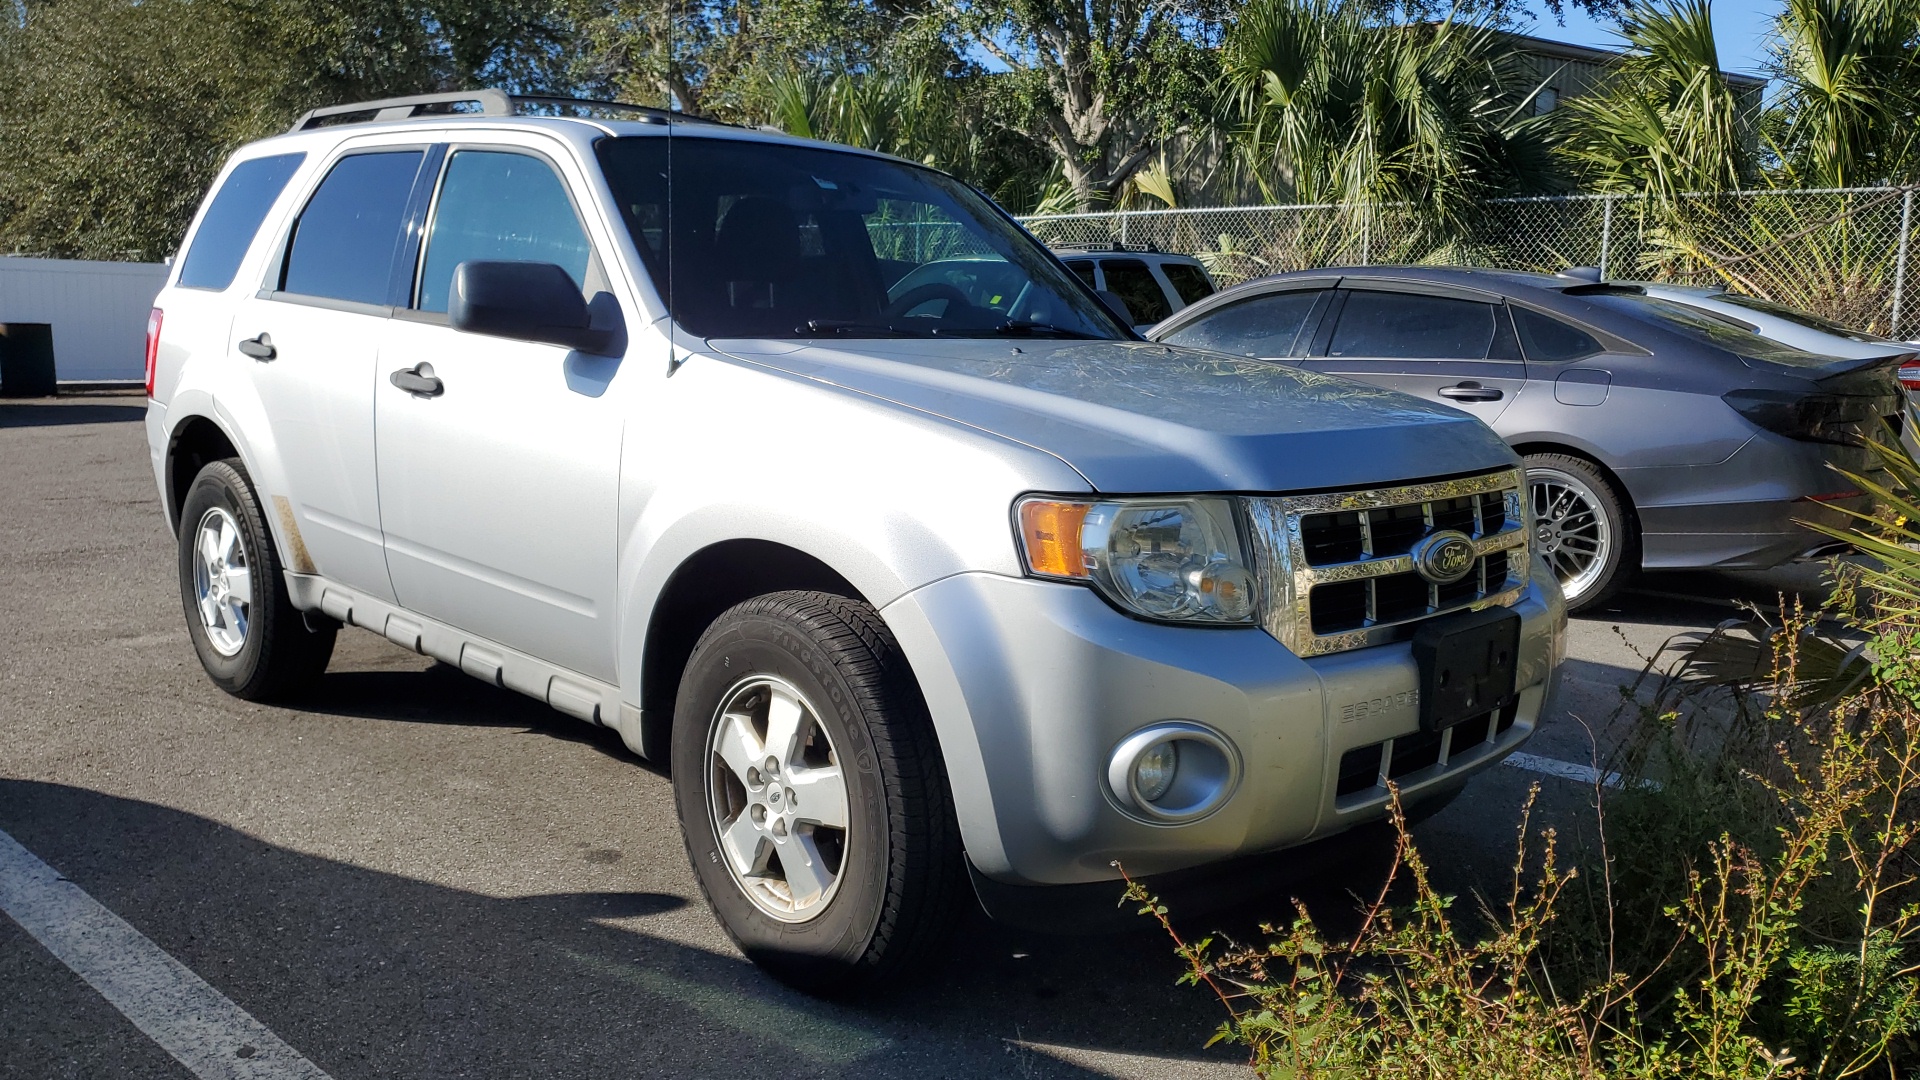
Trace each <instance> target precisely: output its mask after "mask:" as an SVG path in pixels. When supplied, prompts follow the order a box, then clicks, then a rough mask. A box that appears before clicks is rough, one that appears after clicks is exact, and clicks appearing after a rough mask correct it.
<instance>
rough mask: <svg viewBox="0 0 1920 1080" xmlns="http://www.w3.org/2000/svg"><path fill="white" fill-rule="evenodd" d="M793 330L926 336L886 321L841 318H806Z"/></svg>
mask: <svg viewBox="0 0 1920 1080" xmlns="http://www.w3.org/2000/svg"><path fill="white" fill-rule="evenodd" d="M793 332H794V333H796V334H808V335H813V334H845V335H848V336H850V337H851V336H858V335H861V334H881V335H884V336H886V337H924V336H926V335H924V334H917V333H914V332H913V331H911V330H908V329H906V328H905V327H900V326H892V325H889V324H887V323H864V322H850V321H847V320H843V319H808V320H807V321H806V322H804V323H801V324H800V325H799V326H796V327H794V328H793Z"/></svg>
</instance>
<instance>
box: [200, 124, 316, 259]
mask: <svg viewBox="0 0 1920 1080" xmlns="http://www.w3.org/2000/svg"><path fill="white" fill-rule="evenodd" d="M306 158H307V155H305V154H275V155H273V156H272V157H261V158H254V159H253V160H251V161H243V162H241V163H240V164H238V165H235V166H234V167H233V171H232V172H230V173H228V174H227V181H226V183H224V184H221V185H220V192H219V194H217V195H215V196H214V197H213V202H212V203H211V204H210V205H208V207H207V212H206V213H205V214H203V215H201V217H200V227H199V228H198V229H196V230H194V233H193V244H192V246H190V247H188V248H187V256H186V258H185V259H183V260H182V261H181V264H180V284H181V285H183V286H185V287H186V288H189V289H224V288H226V287H227V286H229V285H231V284H233V276H234V275H235V274H237V273H239V272H240V260H242V259H244V258H246V257H247V249H248V248H249V247H252V246H253V234H254V233H256V232H258V231H260V223H261V222H262V221H265V220H266V217H267V211H268V210H271V209H273V204H274V202H275V200H277V199H279V198H280V193H281V192H282V191H284V190H286V187H287V181H289V180H291V179H293V173H294V170H296V169H298V168H299V167H300V163H301V162H302V161H305V160H306Z"/></svg>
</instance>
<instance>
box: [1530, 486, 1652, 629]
mask: <svg viewBox="0 0 1920 1080" xmlns="http://www.w3.org/2000/svg"><path fill="white" fill-rule="evenodd" d="M1523 463H1524V464H1525V466H1526V470H1527V493H1528V494H1527V497H1528V499H1529V500H1531V503H1532V506H1533V527H1534V544H1535V546H1536V549H1537V550H1538V551H1539V553H1540V555H1541V557H1542V558H1543V559H1544V560H1545V562H1546V564H1547V566H1548V567H1549V568H1551V569H1552V570H1553V573H1554V576H1555V577H1556V578H1558V579H1559V580H1560V588H1561V590H1562V591H1563V592H1565V593H1566V597H1567V610H1568V611H1569V612H1573V613H1578V612H1582V611H1589V610H1592V609H1593V608H1597V607H1599V606H1600V605H1602V604H1604V603H1606V602H1607V601H1609V600H1612V599H1613V598H1614V596H1616V595H1618V594H1619V592H1620V590H1621V589H1624V588H1626V587H1627V583H1628V582H1629V581H1630V580H1632V578H1633V575H1634V574H1635V573H1636V572H1638V571H1639V569H1640V532H1639V529H1638V528H1636V527H1635V523H1634V521H1633V519H1632V515H1630V514H1629V513H1628V512H1627V504H1626V500H1625V498H1624V497H1622V496H1621V495H1620V493H1619V492H1618V491H1616V490H1615V489H1614V486H1613V484H1612V483H1611V482H1610V481H1608V479H1607V478H1606V476H1605V475H1603V474H1602V473H1601V471H1600V470H1599V469H1598V468H1597V467H1595V466H1594V464H1593V463H1592V462H1590V461H1587V460H1586V459H1584V458H1577V457H1573V456H1572V455H1569V454H1528V455H1527V456H1526V457H1525V458H1524V459H1523Z"/></svg>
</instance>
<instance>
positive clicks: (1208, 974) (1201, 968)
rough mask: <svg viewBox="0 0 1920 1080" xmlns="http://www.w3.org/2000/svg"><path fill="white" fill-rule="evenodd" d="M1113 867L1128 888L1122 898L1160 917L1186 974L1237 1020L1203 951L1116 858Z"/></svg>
mask: <svg viewBox="0 0 1920 1080" xmlns="http://www.w3.org/2000/svg"><path fill="white" fill-rule="evenodd" d="M1112 866H1113V868H1114V869H1115V870H1118V871H1119V872H1120V880H1121V881H1124V882H1126V883H1127V891H1126V894H1125V897H1124V899H1126V900H1138V901H1140V902H1141V903H1142V904H1144V905H1145V907H1143V908H1142V909H1141V911H1142V913H1143V914H1149V915H1152V916H1153V917H1154V918H1155V919H1157V920H1159V923H1160V928H1161V929H1162V930H1165V931H1166V932H1167V936H1168V937H1169V938H1172V939H1173V946H1174V951H1175V952H1177V953H1178V954H1179V955H1180V957H1181V958H1182V959H1184V960H1185V961H1186V962H1187V965H1188V967H1189V969H1190V971H1189V973H1190V974H1191V975H1192V976H1193V977H1194V979H1196V980H1198V981H1200V982H1203V983H1206V984H1207V989H1209V990H1212V991H1213V996H1214V997H1217V998H1219V999H1220V1007H1221V1008H1223V1009H1226V1010H1227V1016H1228V1017H1229V1018H1231V1019H1233V1020H1235V1021H1237V1020H1239V1019H1240V1011H1239V1010H1238V1009H1235V1008H1234V1007H1233V999H1232V998H1231V997H1229V996H1228V994H1227V992H1226V990H1225V989H1224V988H1222V987H1221V985H1220V984H1219V983H1218V982H1216V981H1214V978H1213V971H1212V969H1211V968H1210V967H1209V966H1208V965H1207V963H1206V957H1205V956H1204V955H1203V954H1202V953H1203V950H1201V949H1198V948H1195V947H1193V946H1190V945H1188V944H1187V943H1186V941H1185V939H1183V938H1181V936H1180V932H1179V931H1178V930H1175V929H1174V928H1173V922H1172V921H1171V920H1169V919H1168V918H1167V909H1166V907H1165V906H1164V905H1162V904H1161V903H1160V901H1159V900H1158V899H1157V898H1155V897H1152V896H1149V895H1148V894H1147V891H1146V889H1145V888H1144V887H1143V886H1141V884H1140V883H1139V882H1137V881H1135V880H1133V878H1132V876H1131V875H1129V874H1128V873H1127V868H1126V867H1124V866H1121V865H1120V863H1119V861H1118V860H1115V861H1114V862H1113V863H1112Z"/></svg>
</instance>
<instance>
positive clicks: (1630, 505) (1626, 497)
mask: <svg viewBox="0 0 1920 1080" xmlns="http://www.w3.org/2000/svg"><path fill="white" fill-rule="evenodd" d="M1513 452H1514V453H1516V454H1519V455H1520V456H1521V457H1522V458H1525V457H1527V456H1528V455H1530V454H1560V455H1563V456H1565V457H1570V458H1579V459H1580V460H1581V461H1584V462H1586V463H1587V464H1589V465H1591V466H1593V467H1594V469H1596V470H1597V471H1598V472H1599V473H1600V477H1601V479H1603V480H1605V481H1606V482H1607V486H1609V487H1611V488H1613V494H1614V497H1615V498H1617V499H1619V500H1620V508H1621V509H1622V510H1625V511H1626V513H1627V519H1628V520H1629V521H1630V522H1631V523H1632V525H1633V529H1634V532H1635V533H1638V532H1639V531H1640V510H1639V507H1638V506H1636V505H1635V503H1634V501H1633V492H1632V491H1630V490H1628V488H1627V485H1626V482H1625V481H1623V480H1621V479H1620V474H1619V473H1617V472H1615V471H1613V470H1612V469H1610V468H1608V467H1607V463H1606V462H1604V461H1601V460H1600V459H1599V458H1598V457H1597V456H1595V455H1594V454H1593V453H1592V452H1591V451H1588V450H1586V449H1583V448H1581V447H1578V446H1572V445H1569V444H1567V443H1559V442H1551V441H1548V440H1544V439H1536V440H1532V441H1528V442H1521V443H1515V444H1513Z"/></svg>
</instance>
